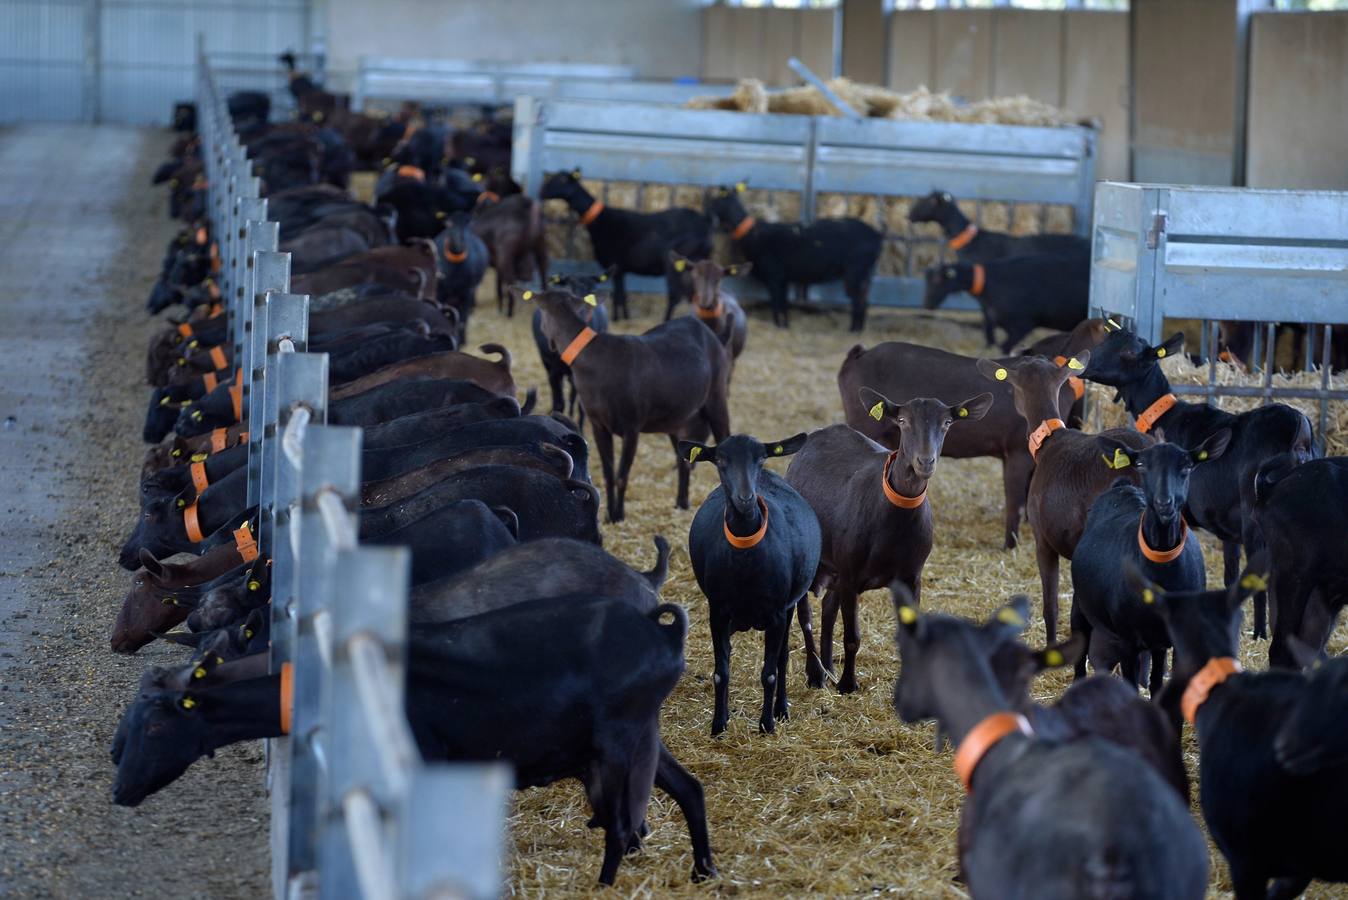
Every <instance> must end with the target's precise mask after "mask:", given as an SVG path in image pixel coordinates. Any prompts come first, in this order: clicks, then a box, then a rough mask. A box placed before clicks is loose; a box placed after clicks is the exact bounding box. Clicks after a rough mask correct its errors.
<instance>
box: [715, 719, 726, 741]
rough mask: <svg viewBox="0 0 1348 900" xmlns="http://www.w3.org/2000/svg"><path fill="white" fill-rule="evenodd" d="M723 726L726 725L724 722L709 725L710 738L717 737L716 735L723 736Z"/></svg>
mask: <svg viewBox="0 0 1348 900" xmlns="http://www.w3.org/2000/svg"><path fill="white" fill-rule="evenodd" d="M725 726H726V723H725V722H712V723H711V736H712V737H717V736H718V735H722V734H725Z"/></svg>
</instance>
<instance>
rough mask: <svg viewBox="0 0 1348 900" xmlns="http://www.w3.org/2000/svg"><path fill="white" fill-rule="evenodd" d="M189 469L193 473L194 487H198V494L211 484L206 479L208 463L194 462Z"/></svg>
mask: <svg viewBox="0 0 1348 900" xmlns="http://www.w3.org/2000/svg"><path fill="white" fill-rule="evenodd" d="M189 471H190V472H191V473H192V487H194V488H196V489H197V494H198V495H200V494H201V492H202V491H204V490H206V488H208V487H210V486H211V483H210V481H208V480H207V479H206V464H205V463H204V462H198V463H192V465H191V467H190V469H189Z"/></svg>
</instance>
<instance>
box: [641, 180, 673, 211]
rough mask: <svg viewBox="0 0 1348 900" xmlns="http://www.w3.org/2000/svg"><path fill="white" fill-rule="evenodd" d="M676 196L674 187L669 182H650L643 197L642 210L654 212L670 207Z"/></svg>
mask: <svg viewBox="0 0 1348 900" xmlns="http://www.w3.org/2000/svg"><path fill="white" fill-rule="evenodd" d="M673 197H674V188H673V187H672V186H671V185H668V184H648V185H646V190H645V192H644V193H643V194H642V197H641V211H642V212H648V213H654V212H664V211H665V210H667V209H669V207H670V205H671V203H672V201H673Z"/></svg>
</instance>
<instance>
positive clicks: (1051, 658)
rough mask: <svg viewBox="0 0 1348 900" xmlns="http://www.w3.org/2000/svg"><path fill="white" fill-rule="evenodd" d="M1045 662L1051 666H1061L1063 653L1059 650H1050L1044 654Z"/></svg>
mask: <svg viewBox="0 0 1348 900" xmlns="http://www.w3.org/2000/svg"><path fill="white" fill-rule="evenodd" d="M1044 662H1045V663H1046V664H1048V665H1050V666H1060V665H1062V664H1063V658H1062V654H1061V653H1059V652H1058V651H1057V650H1049V651H1048V652H1047V653H1045V654H1044Z"/></svg>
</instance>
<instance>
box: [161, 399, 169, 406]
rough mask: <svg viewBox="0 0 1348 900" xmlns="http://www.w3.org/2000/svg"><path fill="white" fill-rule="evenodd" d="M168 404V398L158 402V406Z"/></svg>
mask: <svg viewBox="0 0 1348 900" xmlns="http://www.w3.org/2000/svg"><path fill="white" fill-rule="evenodd" d="M168 402H169V398H168V397H165V398H163V399H162V400H160V401H159V405H160V406H168Z"/></svg>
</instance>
